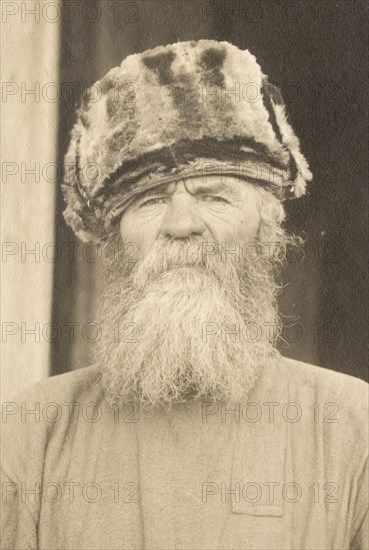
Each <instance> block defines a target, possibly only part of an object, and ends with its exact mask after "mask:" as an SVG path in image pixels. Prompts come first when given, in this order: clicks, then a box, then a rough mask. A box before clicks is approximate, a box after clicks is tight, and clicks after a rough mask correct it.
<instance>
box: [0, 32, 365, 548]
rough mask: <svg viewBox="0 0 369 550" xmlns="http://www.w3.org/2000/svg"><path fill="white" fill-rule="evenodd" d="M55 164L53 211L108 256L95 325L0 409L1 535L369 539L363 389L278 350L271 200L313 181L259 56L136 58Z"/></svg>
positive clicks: (191, 50)
mask: <svg viewBox="0 0 369 550" xmlns="http://www.w3.org/2000/svg"><path fill="white" fill-rule="evenodd" d="M96 89H98V90H99V92H100V94H96V93H94V92H96ZM97 96H98V99H96V98H97ZM65 165H66V171H65V181H64V185H63V190H64V193H65V197H66V201H67V204H68V206H67V209H66V212H65V218H66V221H67V222H68V223H69V224H70V225H71V226H72V228H73V229H74V231H75V232H76V234H77V235H78V236H79V237H80V238H81V239H82V240H83V241H85V242H96V243H98V244H99V245H101V246H104V250H105V257H106V260H107V273H106V280H105V288H104V292H103V295H102V298H101V304H100V308H99V312H98V321H99V323H100V329H101V338H100V340H99V342H98V343H97V344H96V349H95V352H96V364H95V365H94V366H92V367H88V368H85V369H81V370H78V371H75V372H71V373H69V374H65V375H61V376H58V377H55V378H51V379H49V380H46V381H43V382H41V383H39V384H38V385H37V386H35V387H33V388H31V389H30V390H28V391H27V392H25V393H24V394H22V395H21V396H20V397H19V398H18V399H17V400H16V402H15V403H14V404H8V405H7V406H6V407H5V411H4V417H3V438H4V440H5V449H6V456H4V464H3V467H4V478H3V486H2V493H3V496H2V500H3V506H4V511H3V514H2V515H3V519H4V528H3V547H4V548H22V549H24V548H40V549H41V548H42V549H52V548H53V549H63V550H65V549H89V550H91V549H147V550H149V549H150V550H151V549H156V550H164V549H183V550H184V549H186V550H187V549H209V550H210V549H211V550H213V549H215V548H218V549H232V550H235V549H255V548H260V549H263V550H265V549H282V548H283V549H285V548H286V549H287V548H289V549H301V548H306V549H312V548H314V549H344V548H347V549H348V548H351V549H364V548H368V511H367V510H368V481H367V469H366V468H367V454H368V445H367V439H366V438H367V385H366V384H365V383H364V382H363V381H360V380H357V379H354V378H352V377H350V376H347V375H343V374H338V373H334V372H330V371H327V370H324V369H321V368H319V367H315V366H311V365H307V364H304V363H301V362H297V361H293V360H289V359H285V358H283V357H281V356H280V354H279V353H278V352H277V350H276V347H275V343H276V340H277V338H278V336H279V334H280V322H279V318H278V312H277V309H276V304H275V301H276V295H277V291H278V282H277V279H276V270H277V268H278V266H279V265H280V264H281V262H282V261H283V257H284V253H285V250H286V247H287V246H288V245H292V246H293V245H295V242H294V240H293V238H292V237H289V236H288V235H287V234H286V232H285V231H284V229H283V228H282V225H281V224H282V222H283V220H284V208H283V200H285V199H287V198H289V197H298V196H300V195H302V194H303V193H304V192H305V185H306V182H307V181H309V180H310V179H311V173H310V171H309V168H308V165H307V162H306V160H305V159H304V157H303V155H302V154H301V152H300V147H299V141H298V139H297V137H296V136H295V135H294V133H293V130H292V128H291V126H290V125H289V123H288V122H287V119H286V114H285V109H284V105H283V101H282V99H281V96H280V94H279V93H278V90H277V89H276V88H275V87H273V86H272V85H271V84H269V83H268V81H267V78H266V77H265V76H264V75H263V73H262V72H261V69H260V67H259V65H258V64H257V62H256V60H255V57H253V56H252V55H251V54H250V53H249V52H248V51H240V50H239V49H238V48H237V47H235V46H233V45H231V44H229V43H227V42H221V43H219V42H215V41H207V40H201V41H199V42H185V43H177V44H173V45H170V46H165V47H158V48H156V49H154V50H150V51H147V52H144V53H142V54H138V55H133V56H130V57H128V58H127V59H125V60H124V61H123V62H122V64H121V66H120V67H117V68H115V69H112V70H111V71H110V72H109V73H108V74H107V75H106V76H105V77H104V78H103V79H102V80H101V81H99V82H98V83H97V85H96V86H95V87H94V90H93V89H91V90H90V93H89V94H88V95H87V97H86V98H85V101H84V104H83V105H82V107H81V109H80V110H79V112H78V120H77V123H76V125H75V127H74V129H73V132H72V140H71V144H70V148H69V151H68V154H67V156H66V163H65Z"/></svg>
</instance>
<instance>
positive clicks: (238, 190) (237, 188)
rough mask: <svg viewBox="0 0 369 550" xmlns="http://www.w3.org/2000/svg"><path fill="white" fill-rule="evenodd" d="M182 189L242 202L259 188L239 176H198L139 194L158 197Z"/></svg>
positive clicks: (191, 192) (168, 183)
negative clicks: (218, 195)
mask: <svg viewBox="0 0 369 550" xmlns="http://www.w3.org/2000/svg"><path fill="white" fill-rule="evenodd" d="M180 188H182V189H183V188H184V191H187V192H188V193H190V194H192V195H196V194H206V193H216V194H221V195H223V196H228V197H230V198H233V199H235V200H237V199H239V200H241V199H242V197H244V196H245V195H246V194H247V193H248V192H249V193H256V188H257V186H256V185H255V184H253V183H252V182H250V181H247V180H245V179H242V180H241V179H240V178H237V176H224V175H221V174H219V175H216V174H211V175H206V174H204V175H196V176H190V177H184V178H181V179H178V180H176V181H171V182H166V183H163V184H161V185H158V186H157V187H154V188H152V189H149V190H147V191H143V192H142V193H140V194H139V197H140V196H142V195H145V196H147V195H156V194H165V195H172V194H174V193H175V192H178V190H179V189H180Z"/></svg>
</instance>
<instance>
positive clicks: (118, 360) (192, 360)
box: [95, 238, 279, 406]
mask: <svg viewBox="0 0 369 550" xmlns="http://www.w3.org/2000/svg"><path fill="white" fill-rule="evenodd" d="M203 245H205V242H204V240H203V239H202V238H190V239H187V240H186V241H179V240H174V239H168V240H162V241H156V242H155V244H154V246H153V247H152V249H151V250H150V252H149V253H148V255H147V256H146V257H145V258H144V259H143V260H142V261H140V262H139V263H138V264H137V265H136V266H135V267H134V268H133V269H132V268H129V267H127V266H123V264H122V263H121V261H120V260H119V258H118V259H117V261H116V262H115V264H114V266H113V267H112V268H111V270H110V274H109V276H108V278H107V283H106V289H105V293H104V295H103V297H102V304H101V307H100V310H99V318H98V321H99V323H100V326H101V328H102V338H101V339H100V340H99V342H98V344H97V345H96V349H95V352H96V358H97V362H98V364H99V366H100V369H101V373H102V381H103V385H104V388H105V393H106V397H107V399H108V400H109V402H110V403H111V404H112V405H114V404H119V403H122V402H135V403H139V404H141V405H152V406H155V405H158V404H160V405H164V406H170V404H171V403H173V402H178V401H185V400H189V399H203V400H205V401H237V400H239V399H240V398H241V397H242V396H243V395H244V394H245V393H246V392H248V391H249V390H250V389H251V387H252V386H253V384H254V383H255V380H256V378H257V376H258V374H259V371H260V369H261V367H262V366H264V365H265V362H266V361H268V360H270V359H271V357H275V356H276V354H277V352H276V350H275V348H274V345H273V340H271V338H270V332H271V331H270V326H271V325H270V323H272V324H273V326H274V328H275V327H277V326H279V324H278V316H277V313H276V308H275V303H274V302H275V294H276V288H277V287H276V284H275V283H274V280H273V278H272V276H271V274H270V273H269V271H268V269H265V265H263V264H262V263H261V262H253V263H250V262H246V261H242V262H237V261H236V258H235V257H232V256H227V258H226V261H224V258H223V261H222V257H221V255H220V254H213V255H204V253H203V252H204V250H205V249H204V248H203ZM250 328H251V330H250Z"/></svg>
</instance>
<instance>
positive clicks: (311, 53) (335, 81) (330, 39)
mask: <svg viewBox="0 0 369 550" xmlns="http://www.w3.org/2000/svg"><path fill="white" fill-rule="evenodd" d="M367 20H368V8H367V6H366V3H365V2H364V1H361V0H354V1H351V0H342V1H332V0H328V1H324V0H318V1H310V0H301V1H283V2H281V1H274V0H262V1H258V2H249V1H247V0H244V1H242V2H233V1H232V0H229V1H227V2H202V1H197V0H196V1H194V0H192V1H189V0H185V1H182V0H179V1H177V0H176V1H174V0H172V1H166V0H165V1H164V0H163V1H162V0H150V1H136V2H131V1H119V2H118V1H113V0H107V1H105V0H100V1H97V2H83V3H82V2H81V3H78V5H77V6H75V5H72V4H71V3H70V2H68V0H64V2H63V25H62V37H61V40H62V44H61V52H62V53H61V60H60V79H61V86H62V90H63V86H65V90H70V89H71V83H72V84H73V89H74V90H75V93H74V94H73V97H71V96H70V93H69V92H68V93H65V97H64V100H63V101H61V102H60V128H59V162H60V164H62V161H63V157H64V154H65V151H66V148H67V145H68V141H69V131H70V129H71V126H72V124H73V122H74V111H75V109H76V107H77V106H78V104H79V101H80V97H81V94H82V91H83V89H84V88H85V87H86V86H87V85H89V84H92V83H93V82H95V81H96V80H97V79H99V78H101V77H102V76H103V75H104V74H105V73H106V72H107V71H108V70H109V69H110V68H111V67H113V66H116V65H119V64H120V62H121V61H122V59H123V58H124V57H126V56H127V55H129V54H132V53H137V52H140V51H144V50H145V49H148V48H152V47H155V46H157V45H160V44H166V43H172V42H176V41H181V40H192V39H200V38H212V39H217V40H227V41H229V42H232V43H234V44H236V45H237V46H238V47H240V48H241V49H249V50H250V51H251V52H252V53H253V54H254V55H255V56H256V58H257V60H258V62H259V63H260V65H261V67H262V69H263V71H264V73H266V74H267V75H268V76H269V79H270V81H271V82H273V83H275V84H277V85H279V86H280V87H281V89H282V92H283V95H284V97H285V101H286V104H287V112H288V113H289V119H290V122H291V123H292V126H293V127H294V128H295V130H296V133H297V135H298V136H299V137H300V139H301V146H302V151H303V153H304V154H305V156H306V157H307V159H308V160H309V162H310V165H311V169H312V172H313V174H314V180H313V182H312V183H311V184H310V187H309V192H308V195H307V196H306V197H304V198H302V199H299V200H296V201H290V202H289V203H288V204H287V205H286V210H287V227H288V229H290V230H292V231H294V232H295V233H297V234H300V235H302V236H304V238H305V239H306V244H305V257H304V258H302V256H301V254H298V255H295V256H290V257H289V260H288V262H287V268H286V272H285V276H284V280H285V282H286V288H285V289H284V291H283V294H282V296H281V300H280V303H281V311H282V313H283V314H284V319H285V323H286V325H287V326H290V325H293V326H292V327H291V328H289V329H287V330H286V331H285V332H284V338H285V342H281V345H280V349H281V351H282V353H283V354H284V355H288V356H290V357H294V358H297V359H300V360H303V361H307V362H312V363H314V364H319V365H320V366H323V367H326V368H330V369H334V370H337V371H342V372H346V373H349V374H352V375H354V376H357V377H360V378H363V379H366V380H368V368H367V357H368V354H367V331H368V326H369V323H368V321H369V319H368V294H367V283H368V267H367V266H368V264H367V260H368V223H367V222H368V219H367V216H368V211H369V208H368V206H369V205H368V148H367V143H368V124H367V117H368V107H367V84H368V82H367V75H368V74H369V72H368V69H369V67H368V54H367V51H368V40H367ZM63 209H64V205H63V201H62V198H61V195H60V193H59V197H58V201H57V212H56V235H57V241H58V242H59V243H61V244H62V245H63V244H65V243H72V242H74V241H75V238H74V236H73V234H72V232H71V231H70V230H69V229H68V228H67V227H66V225H65V223H64V221H63V218H62V210H63ZM76 250H77V254H76V258H73V261H70V258H69V259H68V258H67V257H66V255H63V257H62V259H61V261H60V262H57V263H56V267H55V277H54V303H53V321H54V322H56V323H57V324H58V326H61V327H69V329H70V330H68V331H66V330H63V337H62V338H58V339H57V341H56V343H55V344H54V348H53V357H52V369H51V372H52V374H59V373H62V372H65V371H68V370H72V369H75V368H79V367H83V366H87V365H88V364H89V363H90V362H91V351H90V346H89V342H88V340H89V338H90V336H89V334H88V332H86V331H84V330H83V327H84V326H85V324H86V323H88V322H91V321H93V319H94V312H95V307H96V296H97V293H98V289H99V286H100V283H101V279H102V265H101V263H102V262H98V261H97V262H92V261H86V257H84V255H83V252H84V251H83V248H81V245H80V246H79V248H78V249H76ZM71 323H75V329H74V331H73V330H71ZM91 337H92V336H91ZM92 338H93V337H92Z"/></svg>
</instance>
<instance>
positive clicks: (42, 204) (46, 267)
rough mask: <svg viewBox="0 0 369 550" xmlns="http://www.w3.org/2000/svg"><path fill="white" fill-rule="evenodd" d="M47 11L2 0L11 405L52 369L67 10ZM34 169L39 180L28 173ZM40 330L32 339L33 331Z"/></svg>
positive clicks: (5, 313)
mask: <svg viewBox="0 0 369 550" xmlns="http://www.w3.org/2000/svg"><path fill="white" fill-rule="evenodd" d="M37 5H38V6H37ZM45 5H46V4H45V3H44V2H20V1H17V2H1V11H2V21H1V27H2V32H1V67H2V77H1V80H2V97H1V126H2V128H1V165H2V178H1V241H2V261H1V328H2V338H1V363H2V368H1V386H2V388H1V397H2V400H5V401H6V400H9V399H11V398H12V397H13V396H14V395H15V394H17V393H18V392H19V391H21V390H22V389H23V388H25V387H27V386H30V385H31V384H33V383H35V382H37V381H38V380H41V379H42V378H45V377H47V376H48V375H49V371H50V349H51V342H50V341H48V340H50V336H51V333H50V330H49V328H50V327H49V326H48V323H50V321H51V303H52V302H51V293H52V277H53V263H52V261H50V259H51V260H52V253H53V246H52V245H50V243H53V242H54V217H55V187H56V170H55V168H54V166H53V163H55V162H56V148H57V143H56V142H57V124H58V97H57V92H58V91H59V92H60V89H59V90H58V77H59V34H60V27H61V9H60V4H59V2H55V1H54V2H50V3H48V10H47V11H45V10H43V9H42V8H43V6H45ZM27 8H28V9H29V10H30V11H29V12H27ZM32 10H36V11H33V12H32ZM52 83H54V84H52ZM27 90H28V91H30V90H36V93H27ZM36 163H38V164H37V165H36ZM35 168H36V174H31V173H27V171H28V170H35ZM26 250H29V251H30V250H34V251H36V253H33V254H32V253H28V254H26ZM34 329H35V332H34V333H33V334H32V333H29V332H27V331H28V330H34Z"/></svg>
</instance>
